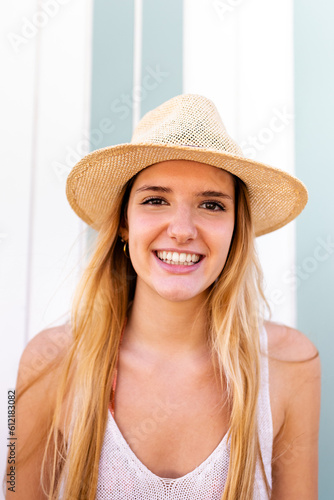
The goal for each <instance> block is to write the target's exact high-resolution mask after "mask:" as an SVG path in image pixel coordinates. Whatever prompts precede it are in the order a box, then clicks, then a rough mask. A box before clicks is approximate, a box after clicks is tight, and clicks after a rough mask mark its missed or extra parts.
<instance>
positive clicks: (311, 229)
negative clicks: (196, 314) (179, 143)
mask: <svg viewBox="0 0 334 500" xmlns="http://www.w3.org/2000/svg"><path fill="white" fill-rule="evenodd" d="M294 9H295V16H294V17H295V21H294V23H295V24H294V28H295V106H296V170H297V176H299V177H300V178H301V179H302V180H303V181H304V182H305V184H306V186H307V187H308V190H309V195H310V200H309V203H308V206H307V208H306V209H305V211H304V213H303V214H302V215H301V216H300V217H299V218H298V222H297V266H298V288H297V307H298V309H297V312H298V328H299V329H300V330H302V331H303V332H304V333H306V334H307V335H308V337H309V338H311V339H312V340H313V342H314V343H315V344H316V345H317V347H318V349H319V351H320V355H321V359H322V370H323V384H322V414H321V432H320V468H319V474H320V476H319V479H320V496H319V498H320V500H328V499H329V498H334V482H333V471H334V452H333V450H334V425H333V421H334V391H333V382H334V363H333V359H334V195H333V186H334V149H333V141H334V139H333V138H334V127H333V118H334V92H333V89H334V65H333V52H334V31H333V19H334V3H333V2H331V1H330V0H328V1H321V2H318V3H316V4H315V2H314V1H311V0H295V2H294ZM326 242H327V246H326Z"/></svg>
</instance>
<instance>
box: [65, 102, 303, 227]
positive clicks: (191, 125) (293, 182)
mask: <svg viewBox="0 0 334 500" xmlns="http://www.w3.org/2000/svg"><path fill="white" fill-rule="evenodd" d="M165 160H192V161H196V162H200V163H206V164H208V165H212V166H214V167H218V168H221V169H224V170H227V171H228V172H230V173H232V174H234V175H236V176H237V177H239V178H240V179H242V180H243V181H244V183H245V184H246V186H247V188H248V191H249V195H250V202H251V212H252V216H253V221H254V225H255V234H256V236H260V235H262V234H266V233H269V232H271V231H274V230H275V229H278V228H280V227H282V226H284V225H285V224H287V223H288V222H290V221H291V220H293V219H294V218H295V217H297V215H299V214H300V212H301V211H302V210H303V208H304V207H305V205H306V202H307V190H306V188H305V186H304V184H303V183H302V182H301V181H299V180H298V179H296V178H295V177H293V176H292V175H290V174H288V173H286V172H284V171H283V170H279V169H277V168H273V167H270V166H268V165H265V164H263V163H259V162H256V161H254V160H250V159H247V158H245V157H244V155H243V153H242V151H241V149H240V147H239V146H238V145H237V143H236V142H235V141H234V140H233V139H231V137H229V135H228V134H227V132H226V130H225V127H224V125H223V123H222V121H221V118H220V116H219V114H218V111H217V109H216V108H215V106H214V104H213V103H212V102H211V101H210V100H209V99H207V98H206V97H203V96H200V95H192V94H183V95H180V96H177V97H174V98H173V99H170V100H169V101H167V102H165V103H164V104H161V105H160V106H158V107H157V108H155V109H154V110H153V111H150V112H149V113H147V114H146V115H145V116H144V117H143V118H142V119H141V121H140V122H139V124H138V126H137V127H136V129H135V131H134V134H133V137H132V140H131V143H127V144H119V145H116V146H109V147H106V148H103V149H98V150H96V151H93V152H92V153H89V154H88V155H86V156H85V157H84V158H83V159H82V160H80V161H79V162H78V163H77V164H76V165H75V166H74V167H73V169H72V171H71V172H70V174H69V176H68V179H67V186H66V194H67V198H68V201H69V203H70V205H71V207H72V208H73V210H74V211H75V212H76V213H77V214H78V215H79V217H81V218H82V219H83V220H84V221H85V222H87V224H89V225H90V226H92V227H93V228H94V229H97V230H98V229H99V228H100V226H101V224H102V222H103V220H104V219H105V217H106V216H107V215H108V214H109V213H111V210H112V207H113V201H114V199H115V197H116V195H117V194H118V193H119V192H120V191H121V189H122V188H123V186H124V184H125V183H126V182H127V181H128V180H129V179H130V178H131V177H133V176H134V175H135V174H137V172H140V171H141V170H143V169H144V168H145V167H148V166H150V165H153V164H154V163H158V162H161V161H165Z"/></svg>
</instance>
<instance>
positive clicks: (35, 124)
mask: <svg viewBox="0 0 334 500" xmlns="http://www.w3.org/2000/svg"><path fill="white" fill-rule="evenodd" d="M36 6H37V9H36V10H40V0H37V2H36ZM40 47H41V37H40V33H37V35H36V44H35V54H36V55H35V65H34V93H33V117H32V118H33V119H32V141H31V159H30V189H29V208H28V220H29V235H28V248H27V268H26V273H27V278H26V304H25V325H24V343H25V344H26V343H27V342H28V340H29V325H30V313H31V282H32V276H31V271H32V260H33V257H32V252H33V241H34V209H35V186H36V160H37V148H38V135H37V130H38V104H39V102H38V96H39V93H40V78H39V76H40V71H39V70H40Z"/></svg>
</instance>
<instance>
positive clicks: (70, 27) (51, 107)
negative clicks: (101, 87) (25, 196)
mask: <svg viewBox="0 0 334 500" xmlns="http://www.w3.org/2000/svg"><path fill="white" fill-rule="evenodd" d="M91 14H92V0H85V1H84V2H80V3H79V2H69V3H66V4H64V5H59V8H58V11H57V13H56V14H55V15H54V16H53V17H52V18H50V20H49V22H48V24H47V25H46V26H45V27H44V28H43V30H41V32H40V37H41V48H40V57H39V60H40V76H39V78H40V92H39V95H38V123H37V134H38V142H37V152H36V159H35V168H36V175H35V180H34V213H33V225H34V229H33V233H32V234H33V242H32V245H33V246H32V262H31V271H30V273H31V284H30V290H29V293H30V303H31V306H30V312H29V314H30V318H29V319H30V321H29V337H32V336H34V335H35V334H36V333H37V332H38V331H40V330H41V329H43V328H45V327H47V326H49V325H51V324H55V323H62V322H64V319H65V318H66V315H67V314H68V313H69V311H70V309H71V302H72V296H73V292H74V289H75V286H76V284H77V279H78V273H79V271H80V268H79V263H80V262H81V259H82V250H83V240H84V242H85V239H86V235H85V234H82V230H83V227H84V226H83V223H82V222H81V220H80V219H79V218H78V217H77V216H76V215H75V214H74V212H73V211H72V210H71V208H70V206H69V204H68V202H67V199H66V195H65V182H66V176H67V174H68V172H69V171H70V169H71V167H72V166H73V164H74V163H76V161H78V160H79V159H80V158H81V157H82V156H83V155H84V154H86V153H87V152H88V151H89V150H90V142H89V119H88V116H89V111H90V101H89V94H90V91H89V82H90V80H91V75H90V62H89V61H90V58H91V54H90V47H89V41H90V38H91V24H92V23H91ZM88 49H89V51H88V52H87V50H88ZM87 61H88V62H87Z"/></svg>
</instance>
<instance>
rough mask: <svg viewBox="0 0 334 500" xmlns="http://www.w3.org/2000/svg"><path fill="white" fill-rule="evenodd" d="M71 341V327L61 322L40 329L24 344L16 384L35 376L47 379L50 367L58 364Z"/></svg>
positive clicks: (24, 382)
mask: <svg viewBox="0 0 334 500" xmlns="http://www.w3.org/2000/svg"><path fill="white" fill-rule="evenodd" d="M71 343H72V335H71V328H70V325H69V324H63V325H60V326H55V327H52V328H47V329H45V330H42V331H41V332H39V333H38V334H37V335H35V336H34V337H33V338H32V339H31V340H30V341H29V342H28V344H27V345H26V347H25V348H24V350H23V353H22V355H21V359H20V364H19V371H18V380H17V385H18V386H19V388H21V387H24V386H26V385H28V384H30V383H31V382H32V381H33V380H35V379H37V378H42V375H45V377H44V379H45V380H47V379H48V378H49V377H50V376H52V377H53V376H54V374H53V375H51V372H52V368H56V366H59V364H60V362H61V360H62V359H63V358H64V355H65V353H66V352H68V349H69V347H70V346H71Z"/></svg>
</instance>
